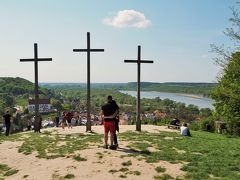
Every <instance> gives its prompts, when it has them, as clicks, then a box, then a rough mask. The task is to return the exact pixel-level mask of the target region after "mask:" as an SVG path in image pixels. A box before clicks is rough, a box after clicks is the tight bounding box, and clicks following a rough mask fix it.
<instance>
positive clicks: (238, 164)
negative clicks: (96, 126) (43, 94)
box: [0, 131, 240, 180]
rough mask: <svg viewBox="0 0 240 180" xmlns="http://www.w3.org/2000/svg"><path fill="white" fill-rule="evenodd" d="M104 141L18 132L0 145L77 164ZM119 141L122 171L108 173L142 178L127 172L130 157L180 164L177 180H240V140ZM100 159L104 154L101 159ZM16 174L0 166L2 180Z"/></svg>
mask: <svg viewBox="0 0 240 180" xmlns="http://www.w3.org/2000/svg"><path fill="white" fill-rule="evenodd" d="M102 139H103V135H102V134H88V135H85V134H71V135H61V134H57V133H55V132H54V131H52V132H50V131H45V132H43V133H41V134H37V133H19V134H13V135H11V136H9V137H5V136H3V135H1V136H0V146H1V143H2V142H3V141H23V144H22V145H21V146H19V147H18V152H19V153H23V154H25V155H26V156H27V155H29V154H32V153H33V152H37V155H36V156H37V157H38V158H46V159H55V158H58V157H66V158H72V159H73V160H75V161H88V160H87V159H86V158H83V157H81V151H79V150H84V149H88V148H91V149H92V148H94V147H100V146H102ZM119 140H120V141H127V142H128V146H127V148H128V151H129V153H128V154H127V155H125V156H124V162H123V163H122V168H121V169H118V170H114V169H113V170H110V171H109V172H108V173H116V172H122V173H124V174H123V175H121V176H122V178H127V175H128V174H134V175H136V176H141V172H139V171H129V169H128V167H129V166H132V162H131V160H127V157H131V158H132V157H136V158H138V159H139V160H143V161H146V162H147V163H157V162H159V161H161V160H163V161H167V162H170V163H173V164H175V163H181V164H182V168H181V170H182V171H185V172H186V174H185V176H184V177H177V178H175V179H226V180H229V179H230V180H234V179H236V180H238V179H240V158H239V157H240V151H239V150H240V138H235V137H227V136H224V135H219V134H214V133H207V132H200V131H192V137H182V136H180V135H179V134H178V133H176V132H162V131H161V132H159V133H148V132H141V133H137V132H132V131H128V132H125V133H120V134H119ZM98 153H99V152H98ZM112 153H113V152H112ZM98 155H99V154H98ZM100 156H102V154H100V155H99V159H101V158H100ZM120 158H123V157H120ZM155 170H156V172H157V173H159V176H154V177H153V179H173V177H171V176H170V175H168V174H166V173H164V172H165V171H166V169H165V168H164V167H160V166H159V167H156V169H155ZM15 173H18V170H17V169H16V170H15V169H11V168H10V167H8V166H7V165H5V164H0V179H1V178H2V179H4V177H5V176H11V175H12V174H15Z"/></svg>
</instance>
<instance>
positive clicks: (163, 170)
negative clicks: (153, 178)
mask: <svg viewBox="0 0 240 180" xmlns="http://www.w3.org/2000/svg"><path fill="white" fill-rule="evenodd" d="M155 170H156V171H157V172H159V173H161V172H165V171H166V168H163V167H161V166H158V167H156V168H155Z"/></svg>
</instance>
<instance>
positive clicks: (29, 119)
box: [27, 117, 32, 131]
mask: <svg viewBox="0 0 240 180" xmlns="http://www.w3.org/2000/svg"><path fill="white" fill-rule="evenodd" d="M31 127H32V120H31V117H29V118H28V119H27V130H28V131H30V130H31Z"/></svg>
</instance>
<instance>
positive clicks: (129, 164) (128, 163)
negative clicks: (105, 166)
mask: <svg viewBox="0 0 240 180" xmlns="http://www.w3.org/2000/svg"><path fill="white" fill-rule="evenodd" d="M122 165H123V166H131V165H132V161H131V160H129V161H127V162H123V163H122Z"/></svg>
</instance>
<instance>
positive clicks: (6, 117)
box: [3, 114, 12, 124]
mask: <svg viewBox="0 0 240 180" xmlns="http://www.w3.org/2000/svg"><path fill="white" fill-rule="evenodd" d="M11 117H12V116H11V115H10V114H5V115H4V116H3V118H4V120H5V123H6V124H9V123H10V119H11Z"/></svg>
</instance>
